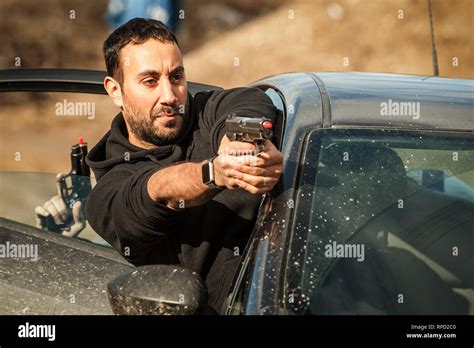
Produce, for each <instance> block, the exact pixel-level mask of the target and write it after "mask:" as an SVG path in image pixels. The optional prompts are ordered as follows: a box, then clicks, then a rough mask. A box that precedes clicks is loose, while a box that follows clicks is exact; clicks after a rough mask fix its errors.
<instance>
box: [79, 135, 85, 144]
mask: <svg viewBox="0 0 474 348" xmlns="http://www.w3.org/2000/svg"><path fill="white" fill-rule="evenodd" d="M78 143H79V145H83V144H84V139H82V137H79V140H78Z"/></svg>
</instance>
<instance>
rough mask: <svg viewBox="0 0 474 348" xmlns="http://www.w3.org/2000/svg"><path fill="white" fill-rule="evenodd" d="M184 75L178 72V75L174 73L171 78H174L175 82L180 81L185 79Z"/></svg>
mask: <svg viewBox="0 0 474 348" xmlns="http://www.w3.org/2000/svg"><path fill="white" fill-rule="evenodd" d="M183 77H184V76H183V75H182V74H176V75H173V77H172V78H171V80H173V81H174V82H179V81H181V80H182V79H183Z"/></svg>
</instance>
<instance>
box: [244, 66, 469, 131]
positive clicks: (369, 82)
mask: <svg viewBox="0 0 474 348" xmlns="http://www.w3.org/2000/svg"><path fill="white" fill-rule="evenodd" d="M251 86H257V87H272V88H276V89H278V90H279V91H280V92H281V94H282V97H283V99H284V100H285V105H286V107H287V109H288V107H289V106H293V108H291V109H293V110H294V111H289V112H288V110H287V113H286V114H287V119H286V121H287V124H289V125H290V127H292V128H295V127H296V128H307V127H322V128H328V127H376V128H381V127H382V128H404V129H429V130H431V129H434V130H460V131H472V130H474V80H472V79H457V78H445V77H433V76H417V75H401V74H378V73H357V72H324V73H318V72H294V73H284V74H277V75H273V76H269V77H265V78H263V79H261V80H258V81H255V82H254V83H252V84H251ZM383 103H385V104H386V106H387V105H388V106H390V109H391V110H392V108H391V107H394V106H395V104H398V106H400V104H401V103H409V104H411V105H410V106H419V117H416V115H414V116H415V117H410V115H406V114H399V115H397V114H396V113H389V114H384V113H383V112H382V105H383ZM413 103H414V104H413ZM418 103H419V104H418ZM406 105H407V104H404V105H403V106H406ZM393 111H396V110H393Z"/></svg>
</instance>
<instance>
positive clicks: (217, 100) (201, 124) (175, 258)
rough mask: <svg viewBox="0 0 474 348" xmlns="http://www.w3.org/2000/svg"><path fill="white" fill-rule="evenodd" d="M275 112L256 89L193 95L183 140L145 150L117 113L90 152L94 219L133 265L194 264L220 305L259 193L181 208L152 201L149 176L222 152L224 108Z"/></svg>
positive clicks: (229, 194)
mask: <svg viewBox="0 0 474 348" xmlns="http://www.w3.org/2000/svg"><path fill="white" fill-rule="evenodd" d="M276 112H277V111H276V109H275V107H274V106H273V104H272V102H271V100H270V98H269V97H268V96H267V95H266V94H265V93H264V92H263V91H261V90H259V89H257V88H235V89H230V90H219V91H213V92H201V93H198V94H196V95H195V96H194V98H193V97H192V96H190V95H189V98H188V106H187V108H186V116H187V121H186V124H185V125H184V127H185V129H184V131H183V134H182V136H181V137H180V139H178V140H177V141H176V144H174V145H167V146H160V147H157V148H154V149H147V150H146V149H142V148H139V147H136V146H134V145H132V144H131V143H130V142H129V141H128V132H127V128H126V125H125V121H124V119H123V116H122V114H121V113H120V114H118V115H117V116H116V117H115V118H114V120H113V121H112V126H111V129H110V131H108V132H107V134H106V135H105V136H104V137H103V138H102V139H101V140H100V141H99V143H98V144H97V145H96V146H95V147H94V148H93V149H92V150H91V151H90V152H89V154H88V156H87V164H88V165H89V166H90V167H91V169H92V170H93V172H94V174H95V176H96V179H97V185H96V186H95V187H94V189H93V190H92V192H91V194H90V196H89V199H88V202H87V205H86V216H87V219H88V221H89V223H90V225H91V226H92V228H93V229H94V230H95V231H96V232H97V233H98V234H99V235H101V236H102V237H103V238H104V239H105V240H106V241H107V242H109V243H110V244H111V245H112V246H113V247H114V248H115V249H117V250H118V251H119V252H120V253H121V254H122V255H123V256H124V257H125V258H126V259H127V260H128V261H130V262H131V263H133V264H134V265H137V266H138V265H145V264H176V265H181V266H183V267H186V268H189V269H191V270H193V271H196V272H197V273H199V274H200V275H201V276H202V277H203V278H204V279H205V281H206V285H207V288H208V291H209V305H210V306H211V307H213V308H214V309H215V310H217V311H218V312H219V311H221V307H222V304H223V303H224V300H225V296H226V294H227V292H228V290H229V286H230V283H231V281H232V278H233V276H234V273H235V271H236V268H237V266H238V264H239V261H240V258H241V254H242V251H243V250H244V248H245V245H246V243H247V240H248V238H249V236H250V233H251V231H252V228H253V225H254V222H255V218H256V212H257V208H258V204H259V202H260V196H255V195H252V194H250V193H247V192H245V191H243V190H240V189H239V190H232V191H231V190H224V191H222V192H220V193H218V194H217V195H216V196H215V197H214V198H213V199H212V200H210V201H209V202H207V203H206V204H204V205H201V206H198V207H194V208H188V209H184V210H181V211H176V210H172V209H170V208H168V207H166V206H165V205H163V204H160V203H156V202H154V201H152V200H151V198H150V196H149V195H148V191H147V182H148V179H149V178H150V176H151V175H153V174H154V173H155V172H157V171H158V170H160V169H163V168H164V167H166V166H170V165H173V164H177V163H178V162H183V161H192V162H201V161H203V160H205V159H208V158H210V157H212V156H214V155H215V154H217V151H218V148H219V144H220V140H221V139H222V137H223V136H224V134H225V129H224V122H225V119H226V117H227V115H229V114H236V115H237V116H246V117H262V116H265V117H269V118H271V119H272V120H274V119H275V117H276Z"/></svg>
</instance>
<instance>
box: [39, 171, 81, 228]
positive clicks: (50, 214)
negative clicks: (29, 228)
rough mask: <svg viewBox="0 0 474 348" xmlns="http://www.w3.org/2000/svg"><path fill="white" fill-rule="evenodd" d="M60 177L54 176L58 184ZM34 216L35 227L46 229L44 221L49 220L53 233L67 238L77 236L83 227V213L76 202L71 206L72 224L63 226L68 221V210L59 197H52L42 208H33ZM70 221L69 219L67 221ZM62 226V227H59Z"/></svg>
mask: <svg viewBox="0 0 474 348" xmlns="http://www.w3.org/2000/svg"><path fill="white" fill-rule="evenodd" d="M61 177H62V174H61V173H60V174H58V175H57V176H56V181H57V182H58V190H60V187H59V181H60V179H61ZM35 214H36V227H38V228H41V229H43V228H47V227H48V226H47V224H46V221H47V220H48V219H49V220H50V221H51V222H52V224H53V225H55V226H54V228H53V230H54V231H58V232H59V231H60V232H62V234H63V235H65V236H68V237H75V236H77V235H78V234H79V233H80V232H81V231H82V230H83V229H84V228H85V227H86V223H85V219H84V213H83V209H82V203H81V201H77V202H75V203H74V205H73V206H72V223H69V224H68V225H66V226H64V225H65V224H66V222H67V221H68V214H69V212H68V209H67V207H66V204H65V203H64V200H63V199H62V198H61V197H59V196H57V195H56V196H53V197H51V199H50V200H48V201H46V202H45V203H44V204H43V206H37V207H36V208H35ZM69 220H70V219H69ZM60 225H63V226H60Z"/></svg>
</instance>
